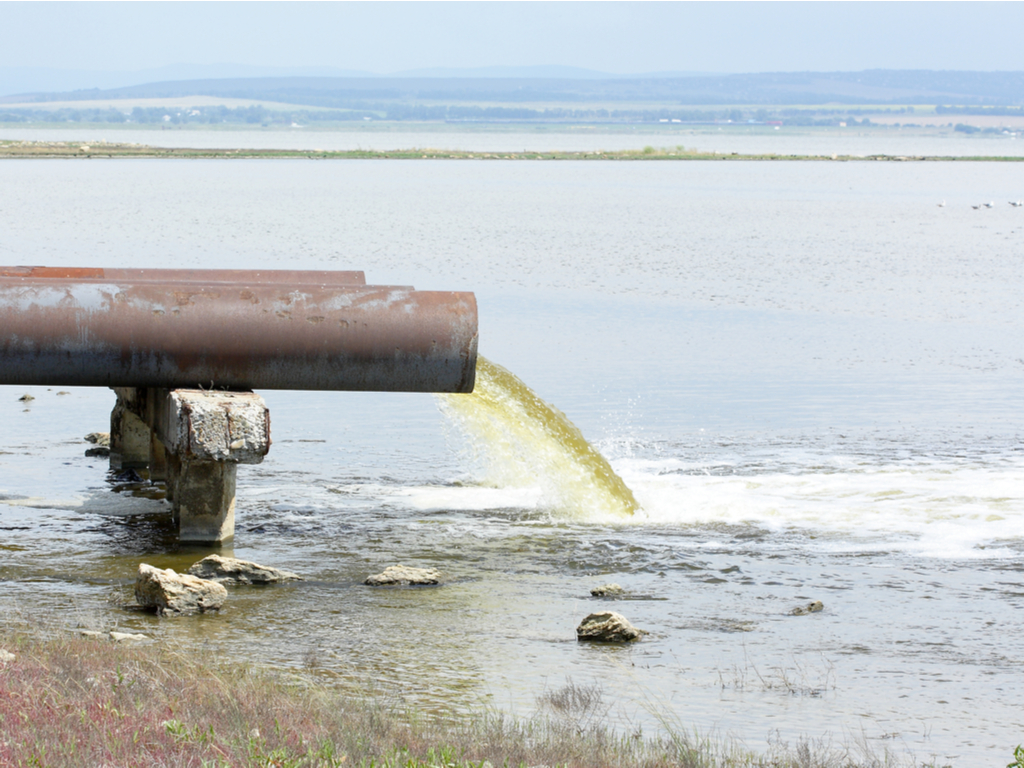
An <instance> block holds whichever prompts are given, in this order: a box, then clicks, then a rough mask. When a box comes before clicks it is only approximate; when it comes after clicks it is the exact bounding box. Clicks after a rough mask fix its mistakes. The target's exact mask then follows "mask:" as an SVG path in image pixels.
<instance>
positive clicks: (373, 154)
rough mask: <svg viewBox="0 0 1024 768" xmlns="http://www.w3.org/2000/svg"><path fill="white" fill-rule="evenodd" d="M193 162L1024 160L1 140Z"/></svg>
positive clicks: (35, 147)
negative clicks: (216, 146)
mask: <svg viewBox="0 0 1024 768" xmlns="http://www.w3.org/2000/svg"><path fill="white" fill-rule="evenodd" d="M115 157H118V158H192V159H225V160H229V159H253V158H293V159H294V158H305V159H310V160H475V161H497V160H505V161H510V160H511V161H536V160H560V161H591V162H593V161H602V162H608V161H686V160H716V161H800V160H815V161H838V162H870V161H896V162H906V161H919V162H920V161H928V162H936V161H946V162H948V161H985V162H1022V161H1024V157H1000V156H984V157H975V156H963V157H960V156H957V157H944V156H943V157H940V156H932V155H915V156H903V155H866V156H859V155H779V154H740V153H738V152H729V153H720V152H700V151H698V150H695V149H686V148H684V147H682V146H676V147H663V148H655V147H652V146H646V147H644V148H643V149H628V150H617V151H613V152H604V151H599V150H598V151H589V152H561V151H550V152H525V151H524V152H468V151H462V150H448V149H429V148H428V149H417V148H413V149H396V150H364V149H355V150H344V151H327V150H308V149H197V148H184V147H150V146H146V145H143V144H116V143H110V142H80V141H49V142H47V141H2V140H0V159H2V158H8V159H14V158H37V159H50V158H69V159H87V158H115Z"/></svg>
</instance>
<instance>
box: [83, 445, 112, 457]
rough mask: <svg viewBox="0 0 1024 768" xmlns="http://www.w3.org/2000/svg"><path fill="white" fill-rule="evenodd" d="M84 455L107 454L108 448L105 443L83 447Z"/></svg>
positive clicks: (108, 452) (108, 453)
mask: <svg viewBox="0 0 1024 768" xmlns="http://www.w3.org/2000/svg"><path fill="white" fill-rule="evenodd" d="M85 455H86V456H90V457H91V456H109V455H110V448H108V447H107V446H105V445H94V446H93V447H92V448H86V449H85Z"/></svg>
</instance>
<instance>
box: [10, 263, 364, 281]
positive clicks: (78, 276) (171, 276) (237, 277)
mask: <svg viewBox="0 0 1024 768" xmlns="http://www.w3.org/2000/svg"><path fill="white" fill-rule="evenodd" d="M19 277H21V278H31V279H39V278H42V279H48V280H60V279H64V280H77V281H81V280H110V281H112V282H117V281H131V282H147V283H148V282H202V283H220V282H227V283H239V284H245V285H248V284H253V283H256V284H261V283H268V284H271V285H277V284H283V283H290V284H302V285H366V276H365V274H364V273H363V272H360V271H353V270H350V271H337V272H335V271H330V270H302V269H110V268H105V267H0V278H19Z"/></svg>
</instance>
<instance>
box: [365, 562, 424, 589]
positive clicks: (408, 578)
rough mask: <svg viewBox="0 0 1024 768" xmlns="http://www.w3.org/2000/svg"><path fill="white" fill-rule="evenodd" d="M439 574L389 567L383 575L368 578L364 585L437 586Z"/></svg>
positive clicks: (399, 565)
mask: <svg viewBox="0 0 1024 768" xmlns="http://www.w3.org/2000/svg"><path fill="white" fill-rule="evenodd" d="M440 581H441V574H440V573H438V572H437V571H436V570H435V569H433V568H410V567H409V566H406V565H402V564H398V565H389V566H388V567H387V568H385V569H384V571H383V573H378V574H375V575H373V576H368V577H367V578H366V581H364V582H363V583H364V584H369V585H370V586H371V587H383V586H392V585H399V584H438V583H440Z"/></svg>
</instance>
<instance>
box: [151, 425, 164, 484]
mask: <svg viewBox="0 0 1024 768" xmlns="http://www.w3.org/2000/svg"><path fill="white" fill-rule="evenodd" d="M149 479H150V480H151V481H153V482H154V483H156V482H160V481H166V480H167V449H166V448H164V444H163V443H161V442H160V438H159V437H157V436H156V432H150V433H149Z"/></svg>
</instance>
